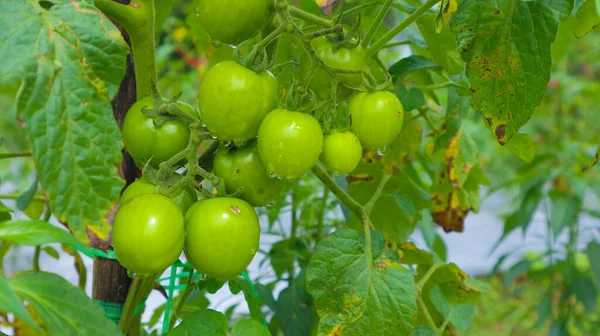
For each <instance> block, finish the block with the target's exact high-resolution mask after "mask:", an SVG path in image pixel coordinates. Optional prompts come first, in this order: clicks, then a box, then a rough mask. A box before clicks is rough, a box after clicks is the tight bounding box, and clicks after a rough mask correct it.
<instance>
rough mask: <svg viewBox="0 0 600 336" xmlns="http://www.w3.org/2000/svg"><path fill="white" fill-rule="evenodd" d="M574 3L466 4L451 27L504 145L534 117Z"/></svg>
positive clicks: (480, 103)
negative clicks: (556, 44)
mask: <svg viewBox="0 0 600 336" xmlns="http://www.w3.org/2000/svg"><path fill="white" fill-rule="evenodd" d="M572 9H573V1H570V0H557V1H546V0H535V1H518V0H508V1H502V2H496V1H475V0H466V1H463V2H462V3H461V4H460V6H459V7H458V10H457V11H456V13H454V15H453V16H452V20H451V21H450V26H451V27H452V30H453V31H454V33H455V34H456V40H457V43H458V49H459V51H460V53H461V56H462V58H463V60H464V61H465V62H466V75H467V77H468V78H469V80H470V81H471V89H470V90H471V92H472V97H473V101H474V103H475V105H476V106H477V108H478V109H479V110H480V111H481V113H482V114H483V116H484V117H485V118H486V120H487V121H488V124H489V126H490V127H491V129H492V131H493V132H494V134H495V135H496V137H497V139H498V142H499V143H500V144H505V143H507V142H508V140H509V139H510V138H511V137H512V136H513V135H514V134H515V133H516V132H517V130H519V128H520V127H521V126H523V125H524V124H525V123H526V122H527V120H529V118H530V117H531V115H532V113H533V109H534V107H535V106H537V105H539V103H540V101H541V99H542V97H543V95H544V91H545V90H546V84H547V83H548V80H549V79H550V63H551V60H550V58H551V57H550V55H551V50H550V46H551V44H552V42H553V41H554V38H555V37H556V32H557V29H558V24H559V22H560V21H561V20H564V19H565V18H567V17H568V16H569V14H570V12H571V11H572Z"/></svg>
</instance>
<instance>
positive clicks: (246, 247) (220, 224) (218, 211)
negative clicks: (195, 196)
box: [185, 197, 260, 279]
mask: <svg viewBox="0 0 600 336" xmlns="http://www.w3.org/2000/svg"><path fill="white" fill-rule="evenodd" d="M185 230H186V241H185V255H186V257H187V259H188V261H189V262H190V263H191V264H192V266H194V268H196V269H197V270H198V272H201V273H205V274H207V275H208V276H210V277H214V278H217V279H230V278H232V277H235V276H236V275H238V274H240V273H241V272H242V271H243V270H244V269H245V268H246V267H247V266H248V264H250V262H251V261H252V259H253V258H254V255H255V254H256V252H257V251H258V247H259V239H260V225H259V222H258V216H257V215H256V212H255V211H254V208H253V207H252V206H251V205H250V204H248V203H247V202H246V201H243V200H241V199H238V198H233V197H215V198H208V199H203V200H200V201H198V202H196V203H195V204H194V205H192V207H191V208H190V209H189V210H188V212H187V213H186V215H185Z"/></svg>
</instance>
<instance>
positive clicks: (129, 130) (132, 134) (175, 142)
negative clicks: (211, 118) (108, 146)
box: [122, 97, 199, 168]
mask: <svg viewBox="0 0 600 336" xmlns="http://www.w3.org/2000/svg"><path fill="white" fill-rule="evenodd" d="M165 101H167V100H166V99H165ZM177 105H178V106H179V107H180V108H181V109H182V110H184V111H185V112H186V113H188V114H189V115H191V116H194V117H196V118H198V117H199V115H198V112H197V111H196V110H195V109H194V108H193V107H192V106H191V105H189V104H186V103H183V102H178V103H177ZM144 107H146V108H153V107H154V101H153V99H152V97H146V98H142V99H140V100H138V101H137V102H136V103H135V104H133V105H132V106H131V107H130V108H129V111H127V114H126V115H125V120H124V121H123V130H122V132H123V142H124V143H125V147H126V148H127V151H128V152H129V154H130V155H131V157H132V158H133V161H135V164H136V166H138V167H140V168H141V167H143V166H144V165H145V164H146V162H147V161H148V160H150V164H151V165H153V166H155V167H158V165H159V164H160V163H161V162H163V161H166V160H168V159H170V158H171V157H172V156H174V155H175V154H177V153H179V152H181V151H182V150H184V149H185V148H186V147H187V145H188V142H189V139H190V129H189V126H188V124H187V123H186V122H185V121H183V120H168V121H165V122H164V123H163V124H162V125H160V126H157V125H156V124H155V123H154V119H153V118H150V117H148V116H146V115H144V113H142V109H143V108H144Z"/></svg>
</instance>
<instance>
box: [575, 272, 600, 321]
mask: <svg viewBox="0 0 600 336" xmlns="http://www.w3.org/2000/svg"><path fill="white" fill-rule="evenodd" d="M573 292H574V293H575V297H576V298H577V300H579V301H581V303H583V306H584V307H585V311H586V312H588V313H593V312H594V311H596V304H597V301H596V299H597V298H598V291H597V290H596V287H595V286H594V282H593V281H592V279H590V278H589V277H588V276H582V275H579V276H576V277H575V279H573Z"/></svg>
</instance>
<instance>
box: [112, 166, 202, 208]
mask: <svg viewBox="0 0 600 336" xmlns="http://www.w3.org/2000/svg"><path fill="white" fill-rule="evenodd" d="M181 178H182V177H181V175H174V176H173V179H174V180H180V179H181ZM153 193H156V185H154V184H152V183H150V182H149V181H148V180H146V179H145V178H144V177H142V178H139V179H138V180H137V181H135V182H133V183H132V184H130V185H129V186H128V187H127V188H125V191H123V194H122V195H121V199H120V200H119V203H120V204H121V205H124V204H125V203H127V202H129V201H130V200H131V199H132V198H134V197H136V196H139V195H144V194H153ZM197 200H198V197H197V195H196V191H195V190H194V188H193V187H192V186H190V185H186V186H185V187H184V188H182V189H180V190H178V191H177V192H175V195H173V201H174V202H176V203H177V202H179V204H178V205H179V208H180V209H181V211H182V212H183V213H185V212H186V211H187V210H188V209H189V207H190V206H192V204H194V203H195V202H196V201H197Z"/></svg>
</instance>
